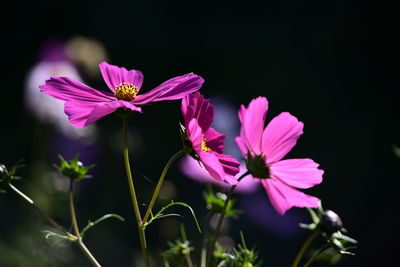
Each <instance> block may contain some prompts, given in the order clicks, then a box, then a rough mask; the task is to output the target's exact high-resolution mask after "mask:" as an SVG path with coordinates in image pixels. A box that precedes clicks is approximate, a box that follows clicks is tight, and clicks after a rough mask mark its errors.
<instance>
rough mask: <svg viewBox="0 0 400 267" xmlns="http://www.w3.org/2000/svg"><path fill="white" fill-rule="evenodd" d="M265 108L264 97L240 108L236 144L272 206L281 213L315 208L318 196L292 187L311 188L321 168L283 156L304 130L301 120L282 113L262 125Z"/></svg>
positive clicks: (266, 104)
mask: <svg viewBox="0 0 400 267" xmlns="http://www.w3.org/2000/svg"><path fill="white" fill-rule="evenodd" d="M267 110H268V101H267V99H266V98H265V97H258V98H256V99H253V100H252V101H251V102H250V104H249V106H248V108H245V107H244V106H243V105H242V106H241V108H240V110H239V119H240V122H241V123H242V128H241V131H240V136H238V137H236V143H237V145H238V146H239V148H240V150H241V151H242V153H243V155H244V156H245V157H246V161H247V168H248V170H249V171H250V173H251V175H252V176H253V178H256V179H257V178H259V179H260V181H261V183H262V185H263V186H264V188H265V190H266V191H267V194H268V196H269V199H270V201H271V203H272V205H273V206H274V207H275V209H276V210H277V211H278V213H280V214H284V213H285V212H286V211H287V210H288V209H290V208H292V207H293V206H295V207H311V208H317V207H318V198H316V197H313V196H309V195H306V194H304V193H302V192H300V191H299V190H296V189H295V188H302V189H304V188H310V187H312V186H314V185H316V184H319V183H321V182H322V174H323V173H324V171H323V170H320V169H318V166H319V165H318V164H317V163H315V162H314V161H313V160H312V159H286V160H282V158H283V157H284V156H286V154H287V153H289V152H290V150H292V148H293V147H294V146H295V145H296V142H297V139H298V138H299V137H300V135H301V134H302V133H303V123H302V122H299V121H298V120H297V118H296V117H294V116H292V115H290V114H289V113H288V112H282V113H281V114H279V115H278V116H276V117H275V118H273V119H272V121H271V122H270V123H269V124H268V125H267V126H266V127H265V129H264V122H265V117H266V114H267Z"/></svg>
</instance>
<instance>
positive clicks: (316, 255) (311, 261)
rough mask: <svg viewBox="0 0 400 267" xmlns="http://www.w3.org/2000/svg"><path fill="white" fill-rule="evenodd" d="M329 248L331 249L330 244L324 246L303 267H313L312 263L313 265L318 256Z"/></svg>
mask: <svg viewBox="0 0 400 267" xmlns="http://www.w3.org/2000/svg"><path fill="white" fill-rule="evenodd" d="M327 248H329V245H328V244H325V245H324V246H322V247H321V248H320V249H319V250H318V251H317V252H315V253H314V255H313V256H312V257H311V258H310V259H309V260H308V261H307V262H306V263H305V264H304V266H303V267H309V266H310V265H311V263H313V262H314V261H315V260H316V259H317V258H318V256H319V255H320V254H321V253H322V252H324V251H325V250H326V249H327Z"/></svg>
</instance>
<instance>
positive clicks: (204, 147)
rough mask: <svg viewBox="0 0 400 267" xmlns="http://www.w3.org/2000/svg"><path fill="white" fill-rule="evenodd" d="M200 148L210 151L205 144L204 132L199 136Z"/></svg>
mask: <svg viewBox="0 0 400 267" xmlns="http://www.w3.org/2000/svg"><path fill="white" fill-rule="evenodd" d="M201 150H203V151H204V152H210V151H212V150H211V148H209V147H208V146H207V143H206V138H205V137H204V134H203V136H202V137H201Z"/></svg>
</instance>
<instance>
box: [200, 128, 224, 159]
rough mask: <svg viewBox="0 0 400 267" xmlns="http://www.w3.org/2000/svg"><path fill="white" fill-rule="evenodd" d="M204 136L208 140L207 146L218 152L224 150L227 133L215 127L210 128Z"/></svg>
mask: <svg viewBox="0 0 400 267" xmlns="http://www.w3.org/2000/svg"><path fill="white" fill-rule="evenodd" d="M204 138H205V140H206V144H207V147H209V148H210V149H211V150H213V151H215V152H217V153H223V152H224V147H225V145H224V139H225V135H224V134H221V133H219V132H217V131H216V130H215V129H213V128H208V130H207V131H205V133H204Z"/></svg>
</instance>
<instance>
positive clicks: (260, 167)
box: [246, 153, 271, 179]
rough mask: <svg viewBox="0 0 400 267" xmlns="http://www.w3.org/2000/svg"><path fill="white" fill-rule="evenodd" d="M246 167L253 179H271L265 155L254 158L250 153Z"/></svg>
mask: <svg viewBox="0 0 400 267" xmlns="http://www.w3.org/2000/svg"><path fill="white" fill-rule="evenodd" d="M246 167H247V170H248V171H249V172H250V174H251V175H253V177H257V178H259V179H268V178H271V176H270V172H269V168H268V166H267V164H265V158H264V156H263V155H255V156H252V155H251V154H250V153H248V155H247V160H246Z"/></svg>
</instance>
